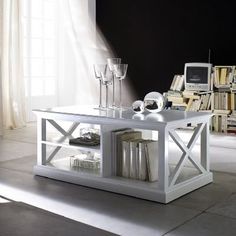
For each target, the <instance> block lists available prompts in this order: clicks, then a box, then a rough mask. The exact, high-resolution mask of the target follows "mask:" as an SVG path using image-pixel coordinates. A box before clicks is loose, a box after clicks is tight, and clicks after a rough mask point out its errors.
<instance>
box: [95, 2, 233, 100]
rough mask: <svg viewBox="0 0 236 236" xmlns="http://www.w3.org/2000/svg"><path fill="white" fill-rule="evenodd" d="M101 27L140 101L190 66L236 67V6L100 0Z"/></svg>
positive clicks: (165, 88) (165, 87)
mask: <svg viewBox="0 0 236 236" xmlns="http://www.w3.org/2000/svg"><path fill="white" fill-rule="evenodd" d="M96 4H97V24H98V26H99V27H100V29H101V30H102V32H103V33H104V35H105V37H106V39H107V40H108V42H109V43H110V44H111V46H112V48H113V49H114V51H115V52H116V54H117V55H118V56H120V57H122V58H123V61H124V62H127V63H128V64H129V68H128V75H129V78H130V80H131V83H132V85H133V87H134V89H135V90H136V92H137V93H138V95H139V97H140V98H142V97H143V96H144V95H145V94H146V93H147V92H150V91H159V92H164V91H166V90H168V89H169V87H170V83H171V81H172V78H173V76H174V74H182V73H183V68H184V63H186V62H207V61H208V50H209V48H210V49H211V52H212V53H211V63H213V64H214V65H222V64H229V65H230V64H236V57H235V37H236V27H235V9H236V1H233V0H225V1H224V2H216V1H210V0H205V1H203V0H198V1H189V0H182V1H177V0H158V1H157V0H146V1H145V0H135V1H132V0H118V1H111V0H97V3H96Z"/></svg>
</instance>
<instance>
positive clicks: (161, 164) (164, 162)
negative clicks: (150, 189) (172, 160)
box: [158, 128, 169, 191]
mask: <svg viewBox="0 0 236 236" xmlns="http://www.w3.org/2000/svg"><path fill="white" fill-rule="evenodd" d="M168 142H169V134H168V130H167V129H166V128H163V129H160V130H158V173H159V175H158V176H159V188H160V189H161V190H162V191H166V190H167V188H168V184H169V165H168Z"/></svg>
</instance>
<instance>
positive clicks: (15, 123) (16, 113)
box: [0, 0, 26, 134]
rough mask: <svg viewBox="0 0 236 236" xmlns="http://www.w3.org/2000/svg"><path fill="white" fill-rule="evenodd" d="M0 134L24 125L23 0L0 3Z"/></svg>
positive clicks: (7, 0)
mask: <svg viewBox="0 0 236 236" xmlns="http://www.w3.org/2000/svg"><path fill="white" fill-rule="evenodd" d="M0 2H1V3H0V4H1V6H0V24H1V26H0V29H1V32H0V59H1V60H0V61H1V68H0V69H1V72H0V73H1V74H0V96H1V97H0V121H1V123H0V125H1V127H0V132H1V134H2V133H3V131H4V129H14V128H19V127H22V126H24V125H25V120H26V118H25V117H26V116H25V115H26V113H25V112H26V110H25V93H24V78H23V60H22V58H23V57H22V30H21V29H22V27H21V0H1V1H0Z"/></svg>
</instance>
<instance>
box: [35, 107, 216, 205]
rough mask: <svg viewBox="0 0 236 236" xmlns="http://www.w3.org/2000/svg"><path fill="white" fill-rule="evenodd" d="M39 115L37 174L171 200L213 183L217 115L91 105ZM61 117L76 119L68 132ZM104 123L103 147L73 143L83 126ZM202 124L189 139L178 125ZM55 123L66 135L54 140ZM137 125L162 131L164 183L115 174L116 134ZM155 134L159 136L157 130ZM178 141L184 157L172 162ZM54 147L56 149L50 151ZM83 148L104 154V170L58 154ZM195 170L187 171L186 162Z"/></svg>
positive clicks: (161, 178)
mask: <svg viewBox="0 0 236 236" xmlns="http://www.w3.org/2000/svg"><path fill="white" fill-rule="evenodd" d="M34 113H35V114H36V115H37V132H38V137H37V139H38V140H37V145H38V153H37V165H36V166H35V167H34V173H35V174H36V175H40V176H45V177H49V178H53V179H56V180H61V181H65V182H70V183H74V184H79V185H84V186H88V187H93V188H98V189H103V190H107V191H111V192H116V193H120V194H125V195H130V196H135V197H139V198H144V199H148V200H152V201H157V202H162V203H168V202H170V201H172V200H174V199H176V198H178V197H180V196H182V195H184V194H186V193H188V192H190V191H193V190H195V189H197V188H199V187H201V186H203V185H206V184H208V183H210V182H212V173H211V172H210V170H209V150H208V148H209V147H208V146H209V119H210V117H211V116H212V114H211V113H199V112H181V111H173V110H169V111H167V110H164V111H162V112H160V113H157V114H152V113H144V114H141V115H137V114H135V113H133V111H132V110H130V109H128V110H124V111H121V110H108V111H99V110H96V109H93V108H91V107H86V106H83V107H82V106H80V107H58V108H53V109H45V110H34ZM60 121H68V122H71V126H70V127H69V128H68V129H67V130H66V129H64V128H63V127H62V126H61V125H60V124H59V123H60ZM84 123H86V124H91V125H94V124H96V125H98V126H99V127H100V136H101V142H100V146H97V147H84V146H78V145H70V144H68V138H71V137H72V135H73V133H74V132H75V130H76V129H78V128H79V125H80V124H84ZM189 123H194V124H196V128H195V130H193V131H192V136H191V138H190V140H189V142H188V143H186V142H184V141H183V140H182V138H181V137H180V136H179V135H178V132H177V130H178V128H180V127H183V126H188V125H189ZM49 125H52V126H53V127H54V128H55V129H56V130H57V131H58V132H59V133H60V134H61V137H60V140H56V141H55V140H50V139H48V135H47V131H48V127H49ZM121 128H133V129H139V130H145V131H148V130H149V131H150V132H152V131H157V132H158V142H157V145H158V149H157V150H158V152H157V154H156V158H158V170H156V171H157V172H158V181H155V182H147V181H140V180H133V179H129V178H123V177H119V176H115V175H114V173H115V171H114V170H113V168H114V166H115V165H114V162H115V160H114V158H113V150H112V141H111V133H112V131H114V130H116V129H121ZM157 132H155V134H156V133H157ZM170 139H172V141H173V143H175V144H176V146H177V148H178V149H179V150H181V152H182V153H181V155H180V156H179V160H178V162H177V163H176V164H174V165H171V164H170V162H169V143H170V142H169V140H170ZM197 140H200V152H199V157H198V158H196V157H195V156H193V154H192V149H193V147H194V146H195V144H196V142H197ZM47 148H49V149H50V152H49V151H48V150H47ZM62 149H66V150H68V151H75V150H82V151H90V152H96V153H100V160H101V163H100V169H97V170H95V171H94V170H88V169H87V170H86V169H81V168H80V169H74V168H71V166H70V161H69V157H68V155H65V156H64V157H60V158H57V155H58V154H59V151H61V150H62ZM186 161H189V162H190V163H191V164H192V165H193V167H194V168H192V169H191V171H192V173H190V172H191V171H190V169H189V168H187V169H188V170H187V171H186V168H185V162H186Z"/></svg>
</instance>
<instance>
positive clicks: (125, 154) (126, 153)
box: [121, 141, 130, 178]
mask: <svg viewBox="0 0 236 236" xmlns="http://www.w3.org/2000/svg"><path fill="white" fill-rule="evenodd" d="M121 169H122V171H121V172H122V176H123V177H125V178H129V169H130V144H129V142H128V141H123V142H122V168H121Z"/></svg>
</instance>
